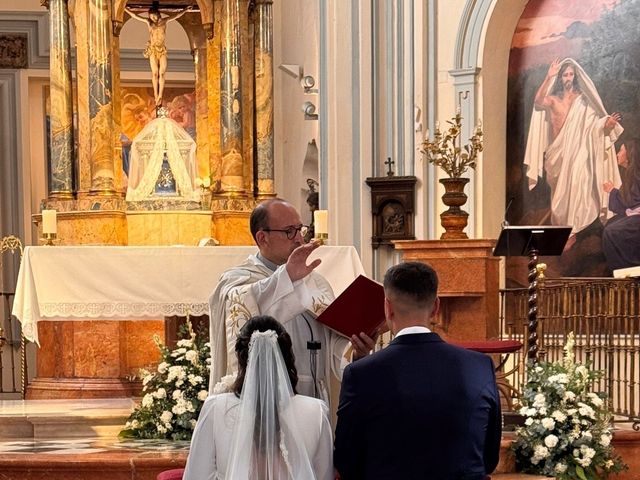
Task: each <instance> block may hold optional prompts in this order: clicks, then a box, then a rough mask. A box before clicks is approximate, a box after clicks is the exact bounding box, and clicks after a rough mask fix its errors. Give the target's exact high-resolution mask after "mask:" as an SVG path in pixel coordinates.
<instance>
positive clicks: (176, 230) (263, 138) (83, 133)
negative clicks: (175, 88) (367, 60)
mask: <svg viewBox="0 0 640 480" xmlns="http://www.w3.org/2000/svg"><path fill="white" fill-rule="evenodd" d="M126 4H127V1H126V0H75V1H73V0H48V1H47V0H43V7H45V8H47V9H48V10H49V14H50V26H51V28H50V35H51V37H50V45H51V46H50V52H51V59H50V71H51V79H50V86H51V88H50V91H51V94H50V98H51V114H50V122H51V133H50V140H51V155H50V159H49V165H48V172H47V175H48V184H49V194H48V198H46V199H44V200H43V201H42V208H43V210H44V209H53V210H56V211H57V239H56V241H55V244H57V245H105V246H107V245H115V246H127V245H147V246H161V245H175V244H181V245H196V244H197V242H198V240H200V239H201V238H203V237H213V238H215V239H216V240H217V241H218V242H219V243H220V244H221V245H251V244H253V241H252V239H251V236H250V233H249V221H248V220H249V215H250V212H251V210H252V209H253V207H254V206H255V204H256V202H258V201H260V200H262V199H266V198H270V197H274V196H275V191H274V178H273V173H274V168H273V164H274V159H273V99H272V96H273V50H272V45H273V42H272V38H273V31H272V29H273V27H272V25H273V23H272V1H271V0H172V1H171V2H169V1H165V0H161V1H160V2H159V3H158V5H157V6H158V8H159V9H160V11H165V12H166V11H169V12H171V11H176V10H182V9H185V8H188V9H189V11H188V12H186V13H185V14H184V15H182V16H181V17H180V18H179V19H176V21H178V22H179V23H180V25H181V26H182V28H183V29H184V31H185V32H186V34H187V37H188V39H189V42H190V46H191V53H192V56H193V65H194V77H195V92H196V119H195V123H196V129H197V139H196V157H197V171H198V174H199V175H200V176H201V177H202V179H204V180H206V181H204V182H202V183H203V184H204V186H203V187H202V193H203V195H202V200H201V202H200V205H197V206H195V208H194V205H193V203H194V202H190V203H189V202H186V203H180V202H177V203H176V204H172V203H171V202H166V201H165V202H163V201H158V202H149V203H148V205H145V204H144V203H142V204H139V205H137V206H136V208H132V206H131V205H130V204H129V202H127V201H126V200H125V195H126V188H127V187H126V182H125V178H124V175H123V173H122V169H121V165H122V157H121V155H122V145H121V143H120V142H121V141H120V133H121V130H122V129H121V115H120V110H121V104H122V98H121V88H120V31H121V29H122V27H123V25H124V23H125V22H127V21H130V20H131V19H130V18H129V14H128V13H126V12H125V6H127V5H126ZM129 4H130V5H129V7H130V8H137V9H138V11H144V9H145V8H147V7H149V8H151V7H152V1H151V0H140V1H136V2H135V5H134V2H133V1H131V0H130V1H129ZM71 26H73V29H71V28H70V27H71ZM71 31H73V32H74V33H75V36H74V38H71V33H70V32H71ZM72 51H73V52H74V53H75V57H76V62H75V70H74V71H72V69H73V68H74V67H73V66H72V65H74V64H72V62H71V57H72V55H71V54H72ZM168 62H169V65H170V63H171V53H170V52H169V58H168ZM74 93H75V95H74ZM74 98H75V99H77V100H75V101H74ZM209 185H210V186H209ZM167 205H168V206H167ZM176 205H178V208H172V206H176ZM185 205H186V208H179V207H180V206H183V207H184V206H185ZM147 206H148V208H146V207H147ZM34 223H35V224H36V225H37V226H38V230H39V233H40V234H41V233H42V216H41V215H40V214H38V215H34ZM39 236H40V237H41V236H42V235H39ZM54 248H55V247H54ZM201 273H206V272H201ZM194 274H196V275H197V273H195V272H194ZM38 332H39V335H40V339H41V341H40V349H39V353H38V366H37V370H38V372H37V378H36V379H35V380H34V381H33V382H32V384H31V385H29V388H28V393H27V394H28V397H30V398H52V397H66V398H79V397H91V396H107V397H109V396H119V395H129V394H131V393H133V390H131V387H130V385H129V383H128V382H127V381H125V380H123V379H122V378H121V377H122V376H123V375H124V374H127V375H128V374H131V373H134V372H136V371H137V369H138V368H139V367H143V366H148V365H149V364H152V363H154V362H155V361H156V358H157V350H156V348H155V345H154V343H153V340H152V338H153V335H154V334H159V335H160V336H161V337H162V336H163V333H165V320H164V319H158V320H148V321H147V320H145V321H140V320H126V319H121V320H119V321H117V322H114V321H110V320H109V321H106V320H88V321H78V320H77V319H74V320H71V319H69V320H65V319H59V320H57V321H47V322H42V323H41V324H40V325H39V326H38ZM91 339H93V343H92V340H91ZM101 339H102V340H101ZM106 339H108V343H109V345H110V348H111V349H110V350H109V351H113V352H115V353H114V356H113V358H112V359H111V360H109V361H105V362H106V363H105V362H103V363H100V365H102V367H100V366H96V365H97V364H96V365H94V363H96V362H93V363H91V364H90V366H91V365H93V367H91V368H88V367H87V368H88V369H87V368H85V367H86V365H89V364H86V362H84V363H83V362H82V359H83V358H93V357H94V355H93V353H92V352H95V351H97V350H96V349H98V350H100V349H101V347H100V345H101V344H102V342H103V341H104V340H106ZM96 342H97V343H96ZM132 345H135V346H133V347H132ZM118 352H120V353H119V354H118ZM127 352H129V353H127ZM131 352H134V354H133V353H131ZM52 355H53V357H55V358H53V357H52ZM60 359H66V360H65V362H61V361H59V360H60ZM105 365H110V367H109V368H111V369H112V370H114V372H115V373H114V374H113V375H111V373H109V374H108V375H107V374H105V372H104V371H103V370H104V367H105ZM63 366H64V368H63ZM61 368H63V370H64V371H62V370H60V369H61ZM59 370H60V371H59ZM118 372H119V373H118ZM112 373H113V372H112Z"/></svg>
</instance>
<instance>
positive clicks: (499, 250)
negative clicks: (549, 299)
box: [493, 225, 571, 362]
mask: <svg viewBox="0 0 640 480" xmlns="http://www.w3.org/2000/svg"><path fill="white" fill-rule="evenodd" d="M570 234H571V227H566V226H551V225H525V226H513V227H512V226H505V227H504V228H503V229H502V231H501V232H500V236H499V237H498V242H497V244H496V247H495V248H494V249H493V255H494V256H496V257H529V264H528V266H529V275H528V280H529V299H528V300H529V302H528V303H529V314H528V321H529V323H528V327H527V329H528V333H529V342H528V350H527V358H528V359H529V360H530V361H534V362H535V361H536V358H537V355H538V333H537V330H538V295H537V287H538V275H539V272H538V269H537V268H536V266H537V265H538V256H539V255H562V251H563V249H564V246H565V244H566V243H567V239H568V238H569V235H570Z"/></svg>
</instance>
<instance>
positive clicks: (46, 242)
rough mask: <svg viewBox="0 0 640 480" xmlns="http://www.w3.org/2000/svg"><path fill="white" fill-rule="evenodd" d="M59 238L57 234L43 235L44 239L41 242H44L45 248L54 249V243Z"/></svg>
mask: <svg viewBox="0 0 640 480" xmlns="http://www.w3.org/2000/svg"><path fill="white" fill-rule="evenodd" d="M57 238H58V235H57V234H56V233H44V232H43V233H42V238H41V239H40V240H42V241H43V242H44V245H45V246H48V247H53V245H54V243H53V241H54V240H56V239H57Z"/></svg>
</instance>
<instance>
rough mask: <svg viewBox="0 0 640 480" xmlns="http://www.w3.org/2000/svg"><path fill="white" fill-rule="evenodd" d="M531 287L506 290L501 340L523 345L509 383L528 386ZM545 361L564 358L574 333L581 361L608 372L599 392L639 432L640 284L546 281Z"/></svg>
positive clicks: (541, 344)
mask: <svg viewBox="0 0 640 480" xmlns="http://www.w3.org/2000/svg"><path fill="white" fill-rule="evenodd" d="M527 297H528V294H527V289H526V288H519V289H505V290H501V302H500V304H501V312H500V320H501V338H503V339H514V340H520V341H521V342H523V343H524V345H525V346H524V349H523V350H522V352H521V353H519V354H518V355H515V356H514V357H513V358H512V362H514V365H517V366H518V368H517V370H516V371H515V372H514V373H513V375H512V376H511V378H510V382H511V384H512V385H513V387H514V388H515V390H516V391H519V390H521V387H522V386H523V385H524V383H525V381H526V379H525V373H526V368H525V366H526V362H527V359H526V355H525V354H524V353H523V352H526V351H527V324H528V321H527V309H528V303H527V300H528V298H527ZM538 322H539V323H538V338H539V340H538V349H539V356H538V358H539V359H540V360H549V361H556V360H560V359H562V355H563V350H562V347H563V346H564V343H565V340H566V336H567V334H568V333H569V332H574V334H575V339H576V360H578V361H582V362H587V361H588V362H590V363H591V365H592V366H593V368H594V369H597V370H602V371H604V376H603V378H602V379H601V380H600V381H599V384H598V385H595V387H596V388H597V389H598V390H601V391H605V392H607V394H608V395H609V399H610V404H611V407H612V410H613V413H614V414H615V415H616V416H618V417H619V419H620V420H623V421H624V420H625V419H626V420H628V421H630V422H633V423H634V428H636V429H640V281H639V280H637V279H636V280H634V279H613V278H563V279H558V280H547V281H546V282H545V283H543V284H541V285H539V289H538Z"/></svg>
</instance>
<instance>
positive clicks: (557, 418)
mask: <svg viewBox="0 0 640 480" xmlns="http://www.w3.org/2000/svg"><path fill="white" fill-rule="evenodd" d="M551 417H552V418H553V419H554V420H555V421H556V422H560V423H562V422H564V421H565V420H566V419H567V416H566V415H565V414H564V413H562V412H561V411H560V410H555V411H554V412H553V413H552V414H551Z"/></svg>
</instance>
